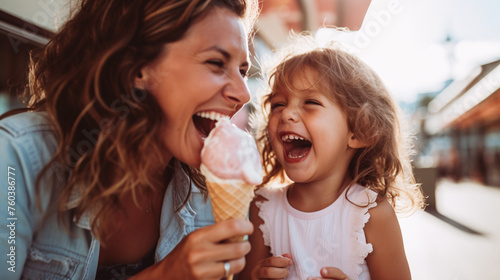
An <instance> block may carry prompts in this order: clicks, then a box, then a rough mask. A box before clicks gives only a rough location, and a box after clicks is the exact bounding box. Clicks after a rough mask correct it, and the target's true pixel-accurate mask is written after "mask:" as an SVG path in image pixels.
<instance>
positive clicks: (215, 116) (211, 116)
mask: <svg viewBox="0 0 500 280" xmlns="http://www.w3.org/2000/svg"><path fill="white" fill-rule="evenodd" d="M196 115H197V116H198V117H201V118H205V119H210V120H213V121H220V120H222V119H228V120H229V116H227V115H223V114H220V113H217V112H199V113H196Z"/></svg>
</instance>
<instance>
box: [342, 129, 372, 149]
mask: <svg viewBox="0 0 500 280" xmlns="http://www.w3.org/2000/svg"><path fill="white" fill-rule="evenodd" d="M347 146H349V148H353V149H360V148H365V147H368V146H369V144H368V143H365V142H362V141H360V140H358V139H357V138H356V136H355V135H354V134H353V133H352V132H350V133H349V140H348V141H347Z"/></svg>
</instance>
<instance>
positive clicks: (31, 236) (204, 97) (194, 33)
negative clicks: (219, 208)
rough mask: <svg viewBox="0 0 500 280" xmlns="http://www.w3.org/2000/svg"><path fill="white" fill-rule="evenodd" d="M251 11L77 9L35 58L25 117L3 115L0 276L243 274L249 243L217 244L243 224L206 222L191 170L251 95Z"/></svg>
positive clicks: (130, 4) (114, 2)
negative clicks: (220, 122)
mask: <svg viewBox="0 0 500 280" xmlns="http://www.w3.org/2000/svg"><path fill="white" fill-rule="evenodd" d="M255 5H256V4H255V2H254V1H253V0H239V1H235V0H212V1H210V0H190V1H186V0H184V1H183V0H176V1H173V0H162V1H147V0H144V1H138V0H134V1H132V0H127V1H124V0H110V1H90V0H89V1H85V0H83V1H82V2H81V5H80V7H79V9H78V11H77V12H76V14H75V15H74V17H72V18H71V19H70V20H69V21H68V22H67V23H66V24H65V25H64V26H63V27H62V29H61V30H60V32H59V33H58V34H57V35H56V36H55V37H54V38H53V39H52V40H51V42H50V43H49V44H48V45H47V46H46V47H45V49H44V50H43V53H41V54H39V55H38V56H35V57H34V58H33V61H32V65H31V69H30V70H31V71H30V92H31V100H30V103H29V108H28V110H26V111H27V112H23V113H19V114H14V113H9V114H8V115H9V116H4V117H3V119H2V120H1V121H0V155H1V160H0V161H1V165H2V166H1V168H3V169H4V170H5V172H2V174H1V175H0V176H1V180H3V181H4V182H9V186H8V191H7V190H6V191H5V192H4V191H2V192H0V193H1V194H0V199H1V201H2V205H5V204H4V203H7V204H8V205H7V206H6V207H4V208H7V207H9V208H8V210H9V212H7V211H3V212H1V214H0V215H2V219H3V220H4V221H8V222H9V223H10V227H5V226H4V227H0V236H1V237H0V238H2V240H0V243H1V244H0V247H1V249H2V254H1V255H2V257H1V258H2V259H1V261H2V263H4V264H5V263H7V266H8V271H7V272H2V275H5V276H2V279H19V278H21V277H23V278H25V279H48V278H51V279H94V278H97V279H111V278H118V279H121V278H126V277H129V276H132V275H135V276H136V278H137V279H156V278H162V279H164V278H166V277H168V278H171V279H220V278H221V277H223V276H224V275H228V274H234V273H237V272H239V271H240V270H242V269H243V267H244V255H245V254H246V253H248V251H249V250H250V246H249V244H248V242H240V243H232V244H226V243H223V242H222V241H224V240H225V239H228V238H230V237H234V236H239V235H244V234H250V233H251V232H252V231H253V228H252V225H251V224H250V223H249V222H247V221H242V220H232V221H227V222H222V223H218V224H215V225H212V224H213V223H214V221H213V216H212V214H211V208H210V203H209V202H208V201H207V193H206V189H205V187H204V186H203V178H202V177H201V175H200V174H199V173H198V171H197V169H196V168H197V167H199V165H200V152H201V149H202V146H203V139H204V137H206V135H207V134H208V133H209V131H210V129H211V128H212V127H213V125H214V123H215V121H216V120H217V119H218V118H221V117H224V116H229V117H231V116H233V115H234V114H235V113H236V112H237V111H238V110H239V109H240V108H241V107H242V106H243V104H244V103H246V102H247V101H249V99H250V96H249V92H248V89H247V87H246V77H245V76H246V73H247V71H248V69H249V67H250V65H249V64H250V63H249V58H248V48H247V43H248V42H247V38H248V34H249V31H250V30H251V28H252V21H253V19H255V15H256V13H255ZM8 225H9V224H8ZM7 237H8V238H7ZM153 263H154V264H153Z"/></svg>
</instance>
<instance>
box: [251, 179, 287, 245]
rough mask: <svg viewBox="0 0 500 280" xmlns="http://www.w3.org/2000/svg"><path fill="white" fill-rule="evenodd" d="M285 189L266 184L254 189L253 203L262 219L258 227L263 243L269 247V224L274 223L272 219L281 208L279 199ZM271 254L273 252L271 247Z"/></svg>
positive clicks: (270, 230)
mask: <svg viewBox="0 0 500 280" xmlns="http://www.w3.org/2000/svg"><path fill="white" fill-rule="evenodd" d="M286 189H287V188H286V187H282V188H276V187H267V186H266V187H263V188H260V189H258V190H256V191H255V194H256V195H257V197H256V199H257V201H256V202H255V205H256V206H257V207H258V208H259V217H260V218H261V219H262V221H263V223H262V224H261V225H260V226H259V229H260V230H261V231H262V237H263V239H264V245H266V246H268V247H271V242H270V234H271V232H272V229H271V226H272V225H273V224H274V222H273V220H272V219H275V218H276V213H277V211H279V210H280V208H282V206H281V203H279V201H280V199H281V195H282V194H283V192H286ZM271 254H273V252H272V249H271Z"/></svg>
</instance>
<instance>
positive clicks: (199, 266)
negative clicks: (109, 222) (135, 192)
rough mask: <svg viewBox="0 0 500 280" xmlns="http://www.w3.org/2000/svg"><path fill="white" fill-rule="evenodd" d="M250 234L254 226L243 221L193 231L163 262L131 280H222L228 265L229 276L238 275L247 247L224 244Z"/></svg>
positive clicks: (245, 243)
mask: <svg viewBox="0 0 500 280" xmlns="http://www.w3.org/2000/svg"><path fill="white" fill-rule="evenodd" d="M252 232H253V225H252V223H250V222H249V221H246V220H227V221H223V222H220V223H217V224H214V225H210V226H207V227H204V228H201V229H198V230H195V231H194V232H192V233H190V234H189V235H187V236H186V237H185V238H184V239H183V240H182V241H181V242H180V243H179V244H177V246H176V247H175V248H174V250H172V252H170V254H168V255H167V256H166V257H165V258H164V259H163V260H161V261H160V262H158V263H156V264H155V265H153V266H151V267H149V268H148V269H145V270H144V271H142V272H141V273H139V274H138V275H137V276H136V278H134V279H165V277H167V278H169V279H170V278H172V279H207V280H209V279H214V280H215V279H221V278H222V277H224V274H225V270H224V262H229V264H230V270H229V274H235V273H238V272H240V271H241V270H242V269H243V268H244V267H245V255H246V254H247V253H248V252H250V243H249V242H248V241H242V242H235V243H224V242H223V241H224V240H226V239H229V238H232V237H236V236H242V235H248V234H251V233H252Z"/></svg>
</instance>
